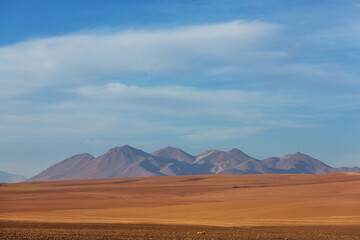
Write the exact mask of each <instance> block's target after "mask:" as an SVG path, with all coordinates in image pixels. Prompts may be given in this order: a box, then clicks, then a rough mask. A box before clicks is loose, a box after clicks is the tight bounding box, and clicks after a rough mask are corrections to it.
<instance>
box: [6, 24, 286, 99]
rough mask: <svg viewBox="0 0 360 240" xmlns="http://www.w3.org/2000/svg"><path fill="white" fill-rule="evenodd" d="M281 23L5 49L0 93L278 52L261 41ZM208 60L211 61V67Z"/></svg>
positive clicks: (71, 38) (57, 40)
mask: <svg viewBox="0 0 360 240" xmlns="http://www.w3.org/2000/svg"><path fill="white" fill-rule="evenodd" d="M278 30H279V26H278V25H276V24H270V23H264V22H243V21H233V22H227V23H219V24H208V25H197V26H188V27H179V28H174V29H166V30H154V31H150V30H149V31H145V30H143V31H140V30H131V31H123V32H113V33H104V32H91V33H78V34H71V35H64V36H59V37H48V38H42V39H35V40H29V41H26V42H20V43H18V44H14V45H11V46H5V47H1V48H0V84H1V85H2V86H3V87H2V91H1V90H0V94H1V95H3V94H7V95H12V94H17V93H21V92H24V91H29V90H32V89H36V88H39V87H43V86H51V85H61V84H69V83H74V82H82V81H85V82H87V81H89V79H91V78H90V77H92V78H96V77H104V76H112V75H116V74H121V73H132V72H147V73H154V72H170V71H171V72H174V71H180V70H181V71H183V70H186V69H192V71H196V69H198V68H204V67H205V68H206V67H211V65H213V64H215V65H220V66H221V65H223V64H225V63H227V62H230V63H234V62H243V63H246V62H248V61H250V60H251V59H253V60H254V59H261V58H262V56H264V57H267V56H268V55H271V54H275V55H278V53H277V52H275V51H274V53H272V52H271V50H270V51H269V50H266V49H265V50H263V49H261V45H262V44H265V43H266V40H267V39H268V38H270V37H272V36H273V35H274V34H275V33H276V32H277V31H278ZM207 65H208V66H207Z"/></svg>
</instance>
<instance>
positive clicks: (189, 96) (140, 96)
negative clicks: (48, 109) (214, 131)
mask: <svg viewBox="0 0 360 240" xmlns="http://www.w3.org/2000/svg"><path fill="white" fill-rule="evenodd" d="M67 92H70V93H73V94H75V95H76V96H78V97H80V98H79V99H78V101H77V102H76V103H74V102H73V101H69V102H65V103H62V104H60V105H58V106H57V107H58V108H81V109H85V108H88V107H90V108H101V109H103V110H122V111H128V112H138V113H152V114H162V115H164V116H171V117H174V116H175V117H182V118H189V117H200V118H204V119H217V120H222V121H225V122H226V121H235V120H244V119H247V120H249V119H253V120H254V119H260V118H262V117H263V114H262V109H264V108H266V107H281V106H288V105H289V104H293V103H294V102H295V101H293V100H290V99H288V98H285V97H283V96H278V95H275V94H271V95H269V94H265V93H262V92H255V91H253V92H251V91H241V90H236V89H234V90H231V89H223V90H209V89H207V90H206V89H199V88H192V87H181V86H161V87H160V86H154V87H139V86H134V85H132V86H129V85H125V84H121V83H111V84H106V85H100V86H86V87H78V88H74V89H69V90H67Z"/></svg>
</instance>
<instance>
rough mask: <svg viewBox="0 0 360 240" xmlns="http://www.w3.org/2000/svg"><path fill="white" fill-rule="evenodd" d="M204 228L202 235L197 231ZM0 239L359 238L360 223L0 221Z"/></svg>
mask: <svg viewBox="0 0 360 240" xmlns="http://www.w3.org/2000/svg"><path fill="white" fill-rule="evenodd" d="M200 231H204V232H205V234H198V232H200ZM0 239H39V240H41V239H86V240H89V239H336V240H337V239H360V226H333V227H331V226H326V227H325V226H317V227H314V226H311V227H244V228H241V227H236V228H235V227H231V228H229V227H204V226H179V225H178V226H174V225H141V224H81V223H34V222H0Z"/></svg>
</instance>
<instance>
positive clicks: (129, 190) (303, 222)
mask: <svg viewBox="0 0 360 240" xmlns="http://www.w3.org/2000/svg"><path fill="white" fill-rule="evenodd" d="M10 220H16V221H38V222H48V223H51V222H63V223H66V222H68V223H80V222H81V223H137V224H138V223H147V224H174V225H208V226H226V227H230V226H242V227H244V226H311V225H313V226H319V225H327V226H335V225H337V226H360V174H349V173H339V174H324V175H247V176H240V175H211V176H208V175H206V176H175V177H152V178H129V179H95V180H67V181H49V182H24V183H16V184H1V186H0V221H3V222H9V221H10Z"/></svg>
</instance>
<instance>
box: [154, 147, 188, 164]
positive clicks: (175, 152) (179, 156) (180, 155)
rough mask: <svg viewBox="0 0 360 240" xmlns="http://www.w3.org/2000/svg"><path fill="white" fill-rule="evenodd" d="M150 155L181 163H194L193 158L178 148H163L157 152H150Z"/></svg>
mask: <svg viewBox="0 0 360 240" xmlns="http://www.w3.org/2000/svg"><path fill="white" fill-rule="evenodd" d="M151 155H153V156H156V157H161V158H168V159H175V160H177V161H181V162H188V163H192V162H194V161H195V157H194V156H192V155H190V154H188V153H186V152H184V151H183V150H181V149H179V148H174V147H170V146H169V147H165V148H162V149H160V150H158V151H155V152H152V153H151Z"/></svg>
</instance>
